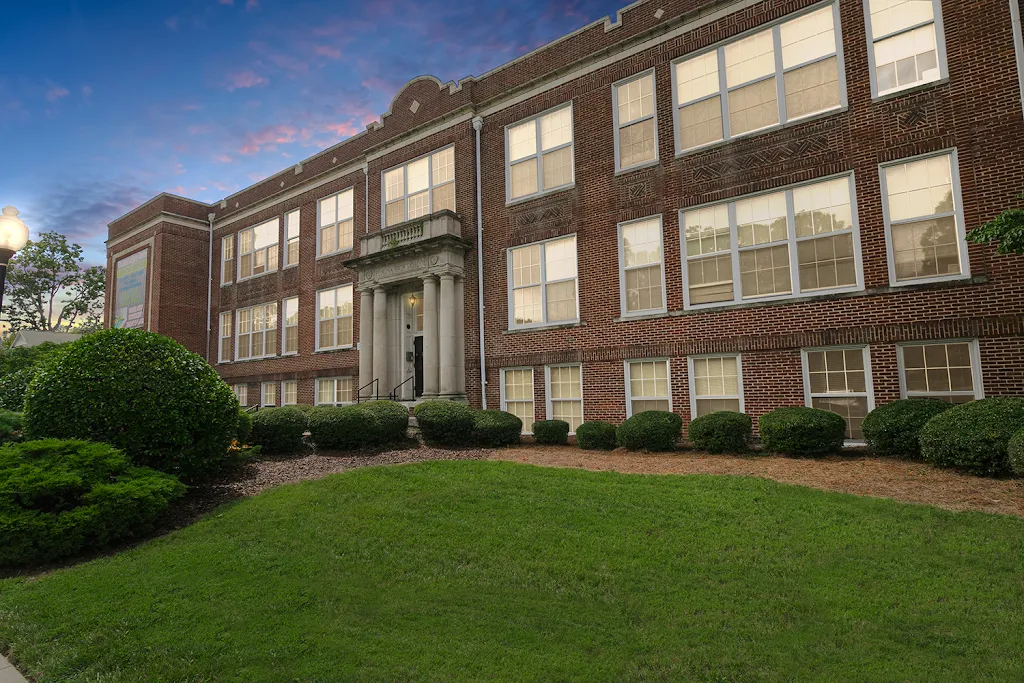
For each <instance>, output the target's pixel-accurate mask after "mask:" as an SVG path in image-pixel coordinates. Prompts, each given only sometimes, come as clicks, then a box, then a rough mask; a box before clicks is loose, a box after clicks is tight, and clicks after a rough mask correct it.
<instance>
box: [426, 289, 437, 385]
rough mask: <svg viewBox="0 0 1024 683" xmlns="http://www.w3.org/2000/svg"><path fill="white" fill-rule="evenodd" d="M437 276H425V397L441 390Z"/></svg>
mask: <svg viewBox="0 0 1024 683" xmlns="http://www.w3.org/2000/svg"><path fill="white" fill-rule="evenodd" d="M437 324H438V321H437V278H436V277H434V276H433V275H428V276H426V277H425V278H423V398H437V393H438V390H439V386H440V385H439V384H438V381H439V374H438V373H439V367H438V363H439V361H438V359H439V355H438V343H439V341H440V340H439V339H438V337H437Z"/></svg>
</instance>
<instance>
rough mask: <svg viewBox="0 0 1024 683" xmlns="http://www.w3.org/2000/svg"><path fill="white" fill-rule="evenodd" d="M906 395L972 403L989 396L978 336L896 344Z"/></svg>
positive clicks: (902, 388) (902, 385)
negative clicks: (984, 387) (986, 393)
mask: <svg viewBox="0 0 1024 683" xmlns="http://www.w3.org/2000/svg"><path fill="white" fill-rule="evenodd" d="M896 351H897V354H896V360H897V362H898V364H899V371H900V395H901V396H902V397H903V398H937V399H939V400H940V401H948V402H949V403H968V402H970V401H974V400H976V399H981V398H985V392H984V389H983V387H982V382H981V354H980V351H979V349H978V340H977V339H956V340H949V341H945V340H944V341H927V342H909V343H906V344H899V345H898V346H897V347H896Z"/></svg>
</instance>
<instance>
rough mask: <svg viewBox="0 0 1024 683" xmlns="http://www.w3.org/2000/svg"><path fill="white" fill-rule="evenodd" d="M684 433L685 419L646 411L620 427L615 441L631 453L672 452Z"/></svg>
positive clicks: (663, 412) (673, 414)
mask: <svg viewBox="0 0 1024 683" xmlns="http://www.w3.org/2000/svg"><path fill="white" fill-rule="evenodd" d="M682 432H683V418H681V417H679V416H678V415H676V414H675V413H668V412H665V411H663V410H645V411H644V412H642V413H637V414H636V415H634V416H633V417H631V418H629V419H628V420H626V421H625V422H623V423H622V424H620V425H619V428H618V429H617V430H616V431H615V441H616V443H618V444H619V445H620V446H623V447H625V448H628V449H629V450H631V451H671V450H673V449H674V448H675V447H676V442H677V441H679V436H680V435H681V434H682Z"/></svg>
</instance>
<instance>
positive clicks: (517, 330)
mask: <svg viewBox="0 0 1024 683" xmlns="http://www.w3.org/2000/svg"><path fill="white" fill-rule="evenodd" d="M586 326H587V324H586V323H585V322H581V321H579V320H574V321H572V322H568V323H556V324H554V325H535V326H533V327H510V328H508V329H507V330H502V331H501V333H502V334H522V333H523V332H547V331H549V330H571V329H573V328H576V327H586Z"/></svg>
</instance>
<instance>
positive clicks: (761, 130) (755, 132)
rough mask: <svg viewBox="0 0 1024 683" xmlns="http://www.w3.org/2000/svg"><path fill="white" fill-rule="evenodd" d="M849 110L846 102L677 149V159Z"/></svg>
mask: <svg viewBox="0 0 1024 683" xmlns="http://www.w3.org/2000/svg"><path fill="white" fill-rule="evenodd" d="M848 111H850V106H849V105H848V104H844V105H842V106H840V107H836V108H834V109H826V110H825V111H819V112H817V113H815V114H808V115H807V116H801V117H800V118H798V119H791V120H789V121H786V122H785V123H777V124H775V125H774V126H768V127H767V128H759V129H757V130H752V131H749V132H746V133H740V134H739V135H734V136H732V137H731V138H729V139H728V140H718V141H717V142H709V143H708V144H706V145H701V146H700V147H693V148H691V149H684V150H678V149H677V150H676V159H681V158H683V157H687V156H692V155H695V154H701V153H703V152H708V151H711V150H714V149H718V148H719V147H725V146H726V145H728V144H731V143H734V142H742V141H744V140H753V139H754V138H756V137H758V136H759V135H765V134H768V133H775V132H777V131H780V130H786V129H787V128H792V127H793V126H799V125H801V124H804V123H810V122H812V121H818V120H821V119H825V118H828V117H830V116H835V115H837V114H843V113H845V112H848Z"/></svg>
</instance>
